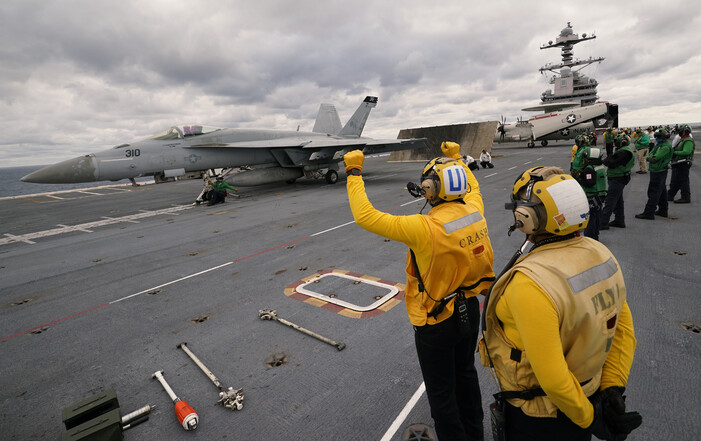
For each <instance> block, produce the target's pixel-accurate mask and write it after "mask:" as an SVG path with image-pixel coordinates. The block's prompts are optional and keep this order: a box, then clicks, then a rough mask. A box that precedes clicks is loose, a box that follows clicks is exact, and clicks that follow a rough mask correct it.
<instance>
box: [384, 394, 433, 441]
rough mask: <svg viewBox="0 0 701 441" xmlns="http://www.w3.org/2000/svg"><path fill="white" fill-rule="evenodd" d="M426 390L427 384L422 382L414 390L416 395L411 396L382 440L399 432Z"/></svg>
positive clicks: (388, 439)
mask: <svg viewBox="0 0 701 441" xmlns="http://www.w3.org/2000/svg"><path fill="white" fill-rule="evenodd" d="M424 392H426V384H425V383H423V382H422V383H421V385H420V386H419V388H418V389H416V392H414V395H413V396H412V397H411V399H410V400H409V401H408V402H407V403H406V406H404V409H402V411H401V412H399V415H397V418H396V419H395V420H394V422H393V423H392V425H391V426H389V429H387V432H385V435H384V436H383V437H382V439H381V440H380V441H390V440H391V439H392V437H393V436H394V434H395V433H397V430H399V426H401V425H402V424H403V423H404V420H406V417H408V416H409V412H411V410H412V409H413V408H414V406H416V403H418V401H419V398H421V395H423V393H424Z"/></svg>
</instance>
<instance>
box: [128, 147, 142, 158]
mask: <svg viewBox="0 0 701 441" xmlns="http://www.w3.org/2000/svg"><path fill="white" fill-rule="evenodd" d="M125 153H126V155H127V158H133V157H136V156H141V150H139V149H127V150H125Z"/></svg>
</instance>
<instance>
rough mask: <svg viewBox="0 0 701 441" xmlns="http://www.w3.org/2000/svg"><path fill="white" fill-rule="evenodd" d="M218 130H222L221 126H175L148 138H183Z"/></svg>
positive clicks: (164, 139) (163, 139)
mask: <svg viewBox="0 0 701 441" xmlns="http://www.w3.org/2000/svg"><path fill="white" fill-rule="evenodd" d="M217 130H221V127H213V126H201V125H198V124H192V125H183V126H173V127H170V128H168V129H165V130H163V131H162V132H158V133H156V134H155V135H153V136H149V137H148V139H154V140H157V141H167V140H169V139H183V138H185V137H187V136H197V135H204V134H206V133H212V132H216V131H217Z"/></svg>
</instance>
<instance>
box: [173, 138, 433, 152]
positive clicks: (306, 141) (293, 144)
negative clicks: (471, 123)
mask: <svg viewBox="0 0 701 441" xmlns="http://www.w3.org/2000/svg"><path fill="white" fill-rule="evenodd" d="M425 145H426V138H414V139H372V138H336V137H330V136H329V137H319V138H318V139H316V138H280V139H267V140H263V141H242V142H230V143H224V144H218V143H210V144H193V145H190V146H188V147H186V148H193V149H197V148H221V149H264V148H268V149H276V148H302V149H327V148H336V149H338V150H342V149H346V148H348V147H357V148H359V149H360V148H363V147H365V146H368V147H370V148H371V149H372V150H373V153H380V152H391V151H394V150H407V149H411V148H417V147H422V146H424V147H425Z"/></svg>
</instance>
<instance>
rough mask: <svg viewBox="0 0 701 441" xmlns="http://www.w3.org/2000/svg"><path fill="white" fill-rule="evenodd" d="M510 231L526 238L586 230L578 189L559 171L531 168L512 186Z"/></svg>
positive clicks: (583, 198) (585, 211)
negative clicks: (512, 223) (512, 218)
mask: <svg viewBox="0 0 701 441" xmlns="http://www.w3.org/2000/svg"><path fill="white" fill-rule="evenodd" d="M505 208H506V209H507V210H512V211H513V213H514V226H513V227H512V228H513V229H519V230H521V231H522V232H523V233H525V234H526V235H529V236H530V235H535V234H543V233H550V234H554V235H557V236H564V235H567V234H570V233H574V232H575V231H578V230H581V229H583V228H586V226H587V223H589V202H588V200H587V196H586V194H585V193H584V190H582V186H581V185H579V183H578V182H577V181H576V180H575V179H574V178H573V177H572V176H570V175H568V174H566V173H565V172H563V171H562V169H561V168H559V167H543V166H540V167H534V168H531V169H528V170H526V171H525V172H523V174H522V175H521V176H519V177H518V179H516V182H514V188H513V191H512V192H511V202H510V203H507V204H506V205H505Z"/></svg>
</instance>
